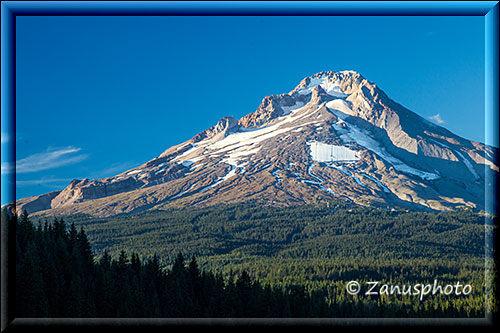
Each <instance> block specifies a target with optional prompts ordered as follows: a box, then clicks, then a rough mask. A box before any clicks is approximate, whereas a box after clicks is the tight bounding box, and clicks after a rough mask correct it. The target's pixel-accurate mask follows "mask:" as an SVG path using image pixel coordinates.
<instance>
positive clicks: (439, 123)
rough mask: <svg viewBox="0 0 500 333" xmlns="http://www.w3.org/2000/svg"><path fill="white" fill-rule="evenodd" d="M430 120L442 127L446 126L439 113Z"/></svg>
mask: <svg viewBox="0 0 500 333" xmlns="http://www.w3.org/2000/svg"><path fill="white" fill-rule="evenodd" d="M429 119H430V120H432V121H433V122H435V123H436V124H438V125H442V124H445V123H446V122H445V121H444V120H443V118H441V114H439V113H436V114H435V115H433V116H430V117H429Z"/></svg>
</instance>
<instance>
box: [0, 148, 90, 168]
mask: <svg viewBox="0 0 500 333" xmlns="http://www.w3.org/2000/svg"><path fill="white" fill-rule="evenodd" d="M80 150H81V148H75V147H71V146H70V147H64V148H58V149H48V150H47V151H46V152H43V153H37V154H33V155H30V156H28V157H25V158H23V159H20V160H18V161H16V164H15V167H14V165H13V164H12V163H9V162H4V163H2V174H6V173H12V172H16V173H28V172H37V171H42V170H47V169H55V168H59V167H62V166H65V165H69V164H74V163H78V162H81V161H83V160H85V159H86V158H87V157H88V155H86V154H77V153H78V152H79V151H80Z"/></svg>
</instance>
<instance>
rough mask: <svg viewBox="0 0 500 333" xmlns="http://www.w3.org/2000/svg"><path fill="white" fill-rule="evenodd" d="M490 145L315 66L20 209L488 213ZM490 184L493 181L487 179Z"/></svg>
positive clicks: (358, 80) (493, 154)
mask: <svg viewBox="0 0 500 333" xmlns="http://www.w3.org/2000/svg"><path fill="white" fill-rule="evenodd" d="M497 156H498V149H496V148H492V147H490V146H486V145H484V144H481V143H477V142H471V141H469V140H466V139H464V138H461V137H459V136H457V135H455V134H453V133H451V132H450V131H448V130H446V129H445V128H443V127H440V126H437V125H435V124H433V123H430V122H429V121H427V120H425V119H423V118H422V117H420V116H418V115H417V114H415V113H413V112H412V111H410V110H408V109H406V108H404V107H403V106H401V105H399V104H398V103H396V102H394V101H392V100H391V99H390V98H389V97H388V96H387V95H386V94H385V93H384V92H383V91H382V90H380V89H379V88H378V87H377V86H376V85H375V84H373V83H371V82H369V81H367V80H366V79H365V78H363V77H362V76H361V75H360V74H359V73H357V72H354V71H341V72H331V71H328V72H321V73H318V74H315V75H313V76H311V77H307V78H305V79H304V80H302V81H301V82H300V83H299V85H298V86H297V87H296V88H295V89H294V90H292V91H291V92H289V93H287V94H281V95H272V96H267V97H265V98H264V99H263V101H262V103H261V105H260V106H259V108H258V109H257V110H256V111H255V112H253V113H249V114H248V115H246V116H244V117H242V118H241V119H239V120H236V119H234V118H232V117H225V118H222V119H221V120H220V121H219V122H218V123H217V124H216V125H215V126H213V127H211V128H209V129H207V130H205V131H203V132H201V133H199V134H198V135H196V136H195V137H193V138H192V139H190V140H188V141H186V142H184V143H181V144H179V145H177V146H173V147H170V148H169V149H167V150H165V151H164V152H163V153H162V154H160V155H159V156H158V157H157V158H155V159H153V160H151V161H148V162H146V163H144V164H143V165H141V166H139V167H137V168H134V169H131V170H128V171H126V172H124V173H121V174H119V175H116V176H114V177H108V178H104V179H95V180H89V179H83V180H73V181H72V182H71V183H70V184H69V186H68V187H66V188H65V189H63V190H62V191H60V192H51V193H48V194H45V195H42V196H36V197H31V198H25V199H21V200H18V201H17V203H16V209H17V210H18V211H20V210H23V209H26V210H27V211H28V212H29V213H34V212H43V213H49V214H74V213H87V214H91V215H94V216H100V217H103V216H112V215H117V214H123V213H131V212H137V211H143V210H146V209H150V208H153V207H155V208H165V207H170V206H186V205H189V206H191V205H196V206H207V205H212V204H216V203H221V202H224V203H236V202H243V201H247V200H260V201H262V202H263V203H268V204H274V205H283V206H285V205H292V204H301V203H309V202H318V201H323V200H326V199H338V200H343V201H347V202H352V203H353V204H361V205H369V206H375V207H381V208H389V209H390V208H408V209H435V210H448V209H454V208H457V207H462V206H468V207H473V208H477V209H485V207H487V206H488V205H489V203H486V202H485V191H486V190H489V188H491V185H489V184H490V183H491V179H493V180H495V179H496V177H497V176H498V163H497V162H496V158H497ZM488 186H490V187H488Z"/></svg>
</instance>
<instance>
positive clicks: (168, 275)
mask: <svg viewBox="0 0 500 333" xmlns="http://www.w3.org/2000/svg"><path fill="white" fill-rule="evenodd" d="M2 215H3V216H2V220H3V221H5V220H8V225H9V228H13V229H15V262H16V283H15V312H16V313H15V314H16V317H39V318H40V317H41V318H64V317H66V318H195V317H196V318H202V317H206V318H279V317H301V318H307V317H309V318H315V317H316V318H336V317H344V318H345V317H438V318H439V317H482V316H484V305H481V298H480V297H478V296H474V298H472V301H474V300H476V299H478V300H479V301H478V304H477V305H476V306H473V307H471V303H470V301H467V302H466V300H465V299H464V300H463V301H460V302H461V304H462V305H463V306H458V307H457V306H456V304H452V303H451V302H448V301H446V300H443V302H441V301H440V302H439V303H435V301H436V299H434V300H433V301H432V303H431V302H427V303H421V304H418V306H415V304H411V303H407V302H399V303H397V302H396V303H395V302H388V301H387V300H385V299H383V298H380V297H376V298H362V297H351V296H347V295H346V294H345V290H344V289H345V288H344V282H345V279H346V278H347V276H345V273H342V275H343V278H340V276H338V277H337V278H336V279H334V280H338V281H337V282H335V281H332V282H333V283H334V286H335V289H330V288H329V287H327V286H323V287H321V288H311V286H308V284H307V283H306V282H307V281H306V282H304V281H302V280H304V279H303V278H300V279H299V280H301V283H286V284H278V283H271V284H270V283H262V282H260V280H256V279H254V278H252V277H251V275H249V273H251V271H252V270H255V269H257V271H259V272H264V271H266V272H268V271H269V270H276V271H277V272H279V270H280V267H277V266H276V265H277V264H276V265H269V263H267V264H266V263H261V262H255V265H253V266H252V267H247V268H250V270H251V271H247V270H246V269H237V270H236V272H237V273H235V274H226V275H222V273H219V274H214V273H211V272H210V271H206V270H202V269H200V267H199V265H198V262H197V259H196V258H195V257H194V256H193V257H191V258H190V260H185V259H184V257H183V255H182V253H178V254H177V257H176V258H175V259H174V260H173V264H172V265H171V266H169V269H166V268H164V267H163V266H162V265H161V264H160V258H159V257H158V256H157V255H153V256H151V257H148V258H141V257H139V255H138V254H137V253H135V252H132V253H131V254H127V252H126V251H124V250H122V251H121V252H120V253H119V255H118V256H114V257H112V256H111V255H110V254H109V253H108V252H107V251H104V253H103V254H101V255H99V256H98V257H97V256H94V253H93V251H92V247H91V244H90V243H89V240H88V238H87V234H86V232H85V230H84V229H83V228H82V227H81V228H80V229H79V230H77V228H76V227H75V224H74V223H71V224H69V225H68V224H67V223H66V222H65V221H64V220H63V219H57V218H56V219H54V220H53V221H52V222H51V223H49V222H47V221H45V223H43V224H42V223H41V222H39V223H38V225H37V226H35V225H34V224H33V223H32V221H31V219H30V217H29V216H28V215H27V214H22V215H21V216H20V217H19V218H18V217H16V216H11V215H8V214H7V213H6V211H3V212H2ZM3 223H4V222H3ZM97 258H98V259H97ZM278 266H279V265H278ZM299 266H300V267H302V266H303V265H302V264H301V265H299ZM235 268H237V267H235ZM240 268H241V267H240ZM298 268H299V267H296V268H293V267H291V268H290V272H289V273H291V274H293V275H294V274H297V273H299V272H297V271H296V269H298ZM337 268H338V267H337ZM328 269H329V268H328ZM334 269H335V270H336V268H334ZM292 272H293V273H292ZM325 272H326V273H328V275H331V274H330V273H329V272H328V271H325ZM339 273H341V271H339ZM346 273H347V271H346ZM251 274H252V276H255V275H258V274H255V272H253V273H251ZM303 274H304V273H299V274H298V275H303ZM370 275H371V274H370ZM357 277H358V278H359V276H357ZM332 278H333V277H332ZM349 278H350V277H349ZM280 279H281V278H280ZM306 280H307V279H306ZM289 282H292V281H289ZM311 283H314V279H313V280H311ZM325 287H327V288H325ZM335 290H338V291H335ZM339 292H340V293H339Z"/></svg>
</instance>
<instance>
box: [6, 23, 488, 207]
mask: <svg viewBox="0 0 500 333" xmlns="http://www.w3.org/2000/svg"><path fill="white" fill-rule="evenodd" d="M16 29H17V31H16V34H17V39H16V47H17V59H16V61H17V68H16V71H17V110H16V131H17V133H16V136H15V137H13V135H12V133H4V132H3V131H2V145H4V144H7V143H8V142H9V141H10V140H16V147H17V149H16V153H17V157H16V159H17V168H18V169H17V186H16V188H17V194H16V196H17V198H22V197H26V196H31V195H36V194H42V193H46V192H49V191H53V190H59V189H62V188H64V187H65V186H67V185H68V184H69V182H70V181H71V180H72V179H74V178H78V179H83V178H85V177H86V178H101V177H107V176H112V175H115V174H117V173H120V172H122V171H125V170H127V169H128V168H131V167H134V166H137V165H139V164H142V163H143V162H146V161H148V160H150V159H152V158H154V157H156V156H158V155H159V154H160V153H162V152H163V151H164V150H165V149H167V148H168V147H170V146H172V145H174V144H178V143H180V142H183V141H185V140H188V139H190V138H191V137H193V136H194V135H195V134H197V133H199V132H200V131H202V130H204V129H206V128H208V127H210V126H212V125H214V124H215V123H216V122H217V121H218V120H219V119H220V118H221V117H223V116H234V117H236V118H240V117H242V116H243V115H245V114H247V113H249V112H253V111H255V109H256V108H257V107H258V106H259V104H260V102H261V100H262V98H263V97H264V96H266V95H271V94H279V93H286V92H289V91H290V90H292V89H293V88H294V87H295V86H296V85H297V84H298V83H299V82H300V80H301V79H303V78H304V77H306V76H310V75H312V74H315V73H317V72H320V71H324V70H348V69H350V70H356V71H358V72H360V73H361V74H362V75H363V76H364V77H365V78H366V79H368V80H370V81H372V82H374V83H376V84H377V85H378V86H379V87H380V88H381V89H383V90H384V91H385V92H386V93H387V94H388V95H389V96H390V97H391V98H392V99H394V100H395V101H397V102H399V103H400V104H402V105H404V106H406V107H407V108H409V109H411V110H413V111H414V112H416V113H418V114H420V115H421V116H423V117H425V118H428V119H430V117H433V116H434V118H432V119H434V121H442V122H443V123H442V124H441V125H442V126H444V127H446V128H448V129H450V130H451V131H453V132H455V133H456V134H458V135H461V136H463V137H465V138H467V139H471V140H474V141H481V142H484V141H485V139H484V136H485V130H484V18H483V17H78V16H76V17H36V16H31V17H30V16H25V17H18V18H17V21H16ZM437 115H439V116H437ZM2 162H3V163H2V172H9V165H7V164H5V163H4V161H2ZM2 191H3V190H2ZM4 203H5V202H4V199H3V196H2V204H4Z"/></svg>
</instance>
